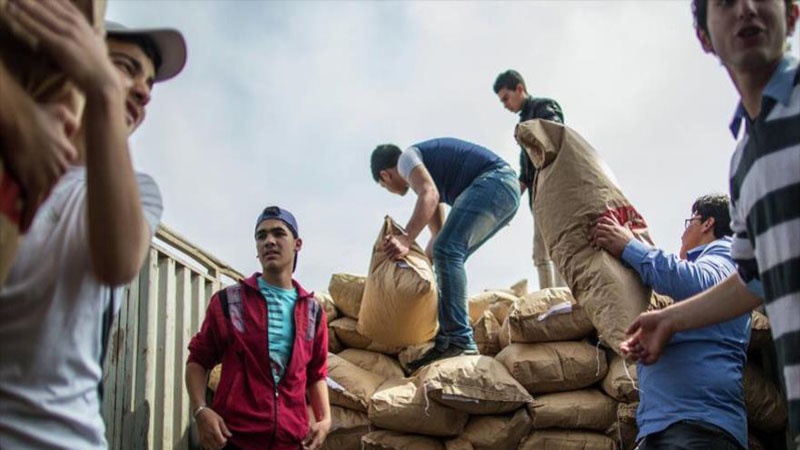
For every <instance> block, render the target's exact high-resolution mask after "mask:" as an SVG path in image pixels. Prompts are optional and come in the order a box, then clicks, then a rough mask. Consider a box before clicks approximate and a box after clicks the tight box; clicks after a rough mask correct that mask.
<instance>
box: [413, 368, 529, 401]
mask: <svg viewBox="0 0 800 450" xmlns="http://www.w3.org/2000/svg"><path fill="white" fill-rule="evenodd" d="M416 377H417V378H418V379H419V380H420V382H421V383H422V385H423V386H424V390H425V392H426V393H427V395H428V398H432V399H434V400H436V401H437V402H439V403H441V404H443V405H445V406H449V407H451V408H453V409H457V410H459V411H464V412H466V413H468V414H479V415H489V414H504V413H508V412H511V411H514V410H516V409H519V408H520V407H522V406H524V405H525V404H526V403H528V402H530V401H531V400H532V397H531V396H530V394H528V392H527V391H526V390H525V388H524V387H522V385H520V384H519V383H518V382H517V380H515V379H514V377H512V376H511V374H510V373H508V369H506V368H505V366H503V365H502V364H501V363H500V362H498V361H495V359H494V358H491V357H488V356H459V357H455V358H447V359H442V360H439V361H436V362H434V363H433V364H431V365H428V366H425V367H423V368H422V369H420V370H419V372H417V375H416Z"/></svg>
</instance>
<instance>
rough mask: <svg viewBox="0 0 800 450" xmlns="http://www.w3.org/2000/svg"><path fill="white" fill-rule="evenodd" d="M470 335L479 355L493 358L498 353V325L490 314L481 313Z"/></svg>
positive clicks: (486, 312) (487, 312)
mask: <svg viewBox="0 0 800 450" xmlns="http://www.w3.org/2000/svg"><path fill="white" fill-rule="evenodd" d="M472 335H473V337H474V338H475V344H476V345H477V346H478V351H479V352H480V353H481V355H488V356H494V355H496V354H497V353H499V352H500V350H501V348H500V324H499V323H498V322H497V319H495V318H494V315H493V314H492V313H491V312H489V311H484V312H483V314H482V315H481V318H480V319H478V321H477V322H475V324H474V325H473V326H472Z"/></svg>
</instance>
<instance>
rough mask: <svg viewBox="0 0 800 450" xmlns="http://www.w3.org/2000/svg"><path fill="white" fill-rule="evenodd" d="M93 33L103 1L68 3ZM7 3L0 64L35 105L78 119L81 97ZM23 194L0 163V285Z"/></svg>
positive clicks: (1, 16)
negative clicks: (53, 105)
mask: <svg viewBox="0 0 800 450" xmlns="http://www.w3.org/2000/svg"><path fill="white" fill-rule="evenodd" d="M72 2H73V3H74V4H75V6H77V7H78V9H79V10H80V11H81V12H82V13H83V14H84V15H85V16H86V18H87V19H88V20H89V23H90V24H92V25H93V26H94V27H95V28H96V29H102V28H103V16H104V14H105V6H106V5H105V3H106V2H105V0H72ZM7 3H8V0H0V61H2V63H3V64H4V65H5V67H6V69H8V72H9V73H10V75H11V77H13V78H14V79H15V80H16V81H17V83H19V85H20V86H21V87H22V88H23V89H24V90H25V91H26V92H27V93H28V94H29V95H30V96H31V97H32V98H33V100H34V101H36V102H39V103H48V102H53V101H57V100H58V101H62V102H66V103H67V104H68V105H69V107H70V109H71V112H72V114H74V116H75V117H81V113H82V111H83V104H84V99H83V95H82V94H81V93H80V92H79V91H78V90H77V88H75V86H74V85H73V84H72V83H71V82H70V81H69V80H68V79H67V77H66V76H65V75H64V74H62V73H61V72H60V71H59V70H58V69H57V68H56V66H55V64H54V63H53V61H52V60H51V59H50V57H49V55H47V54H45V53H44V52H42V51H39V49H38V47H39V43H38V41H37V40H36V38H35V37H34V36H32V35H30V34H28V33H27V32H25V31H24V30H23V29H22V28H20V27H19V25H18V24H17V23H16V22H15V21H14V19H12V18H11V17H9V16H8V15H7V13H6V8H7ZM24 207H25V205H24V203H23V193H22V190H21V188H20V186H19V184H18V183H17V181H16V180H15V179H14V178H13V177H11V176H9V172H8V171H7V168H6V167H5V166H4V164H3V161H2V160H0V285H2V284H3V282H4V281H5V279H6V276H7V275H8V271H9V270H10V269H11V264H12V263H13V262H14V256H15V255H16V253H17V246H18V244H19V238H20V232H24V231H26V230H25V229H22V228H23V227H26V226H27V225H29V224H21V223H20V219H21V215H22V211H23V210H24Z"/></svg>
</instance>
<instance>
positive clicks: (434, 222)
mask: <svg viewBox="0 0 800 450" xmlns="http://www.w3.org/2000/svg"><path fill="white" fill-rule="evenodd" d="M444 217H445V214H444V205H442V204H441V203H439V204H438V205H437V206H436V210H435V211H434V212H433V216H432V217H431V220H430V221H429V222H428V229H429V230H430V232H431V239H434V238H436V236H437V235H438V234H439V231H441V230H442V225H444Z"/></svg>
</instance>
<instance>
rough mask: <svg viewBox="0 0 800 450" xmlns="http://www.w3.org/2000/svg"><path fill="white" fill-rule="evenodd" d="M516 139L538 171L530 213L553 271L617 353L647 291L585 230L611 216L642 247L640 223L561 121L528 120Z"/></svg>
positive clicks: (598, 162) (592, 154)
mask: <svg viewBox="0 0 800 450" xmlns="http://www.w3.org/2000/svg"><path fill="white" fill-rule="evenodd" d="M517 140H518V141H519V143H520V145H521V146H522V147H523V148H525V150H526V151H527V152H528V155H529V156H530V158H531V161H532V162H533V165H534V166H536V168H537V169H538V171H537V174H536V183H535V190H534V200H533V208H534V214H535V215H536V217H537V220H538V224H539V227H540V231H541V233H542V237H543V239H544V241H545V244H546V245H547V248H548V249H549V250H550V256H551V257H552V258H553V261H554V262H555V265H556V267H557V268H558V272H559V273H560V274H561V275H562V276H563V277H564V279H565V280H566V282H567V284H568V286H569V288H570V291H572V294H573V295H574V297H575V299H576V300H577V302H578V304H580V305H581V306H583V307H584V309H585V310H586V313H587V315H588V316H589V320H591V321H592V324H593V325H594V327H595V328H596V329H597V332H598V335H599V337H600V339H601V340H602V341H603V342H604V343H605V344H606V345H608V346H609V347H610V348H611V349H612V350H614V351H616V352H618V353H619V351H620V350H619V346H620V344H621V343H622V341H624V340H625V338H626V336H625V330H626V329H627V328H628V326H629V325H630V324H631V323H632V322H633V320H634V319H635V318H636V317H637V316H638V315H639V313H641V312H644V311H645V310H646V309H647V306H648V304H649V302H650V297H651V295H652V291H651V290H650V289H649V288H647V287H646V286H644V285H643V284H642V282H641V280H640V279H639V276H638V275H637V274H636V272H634V271H633V270H631V269H628V268H625V267H624V266H623V265H622V263H621V262H620V261H619V260H617V259H616V258H614V257H613V256H611V255H610V254H609V253H608V252H605V251H597V250H596V249H594V248H592V247H591V245H590V244H589V240H588V235H589V229H590V227H591V225H592V224H593V223H594V221H595V220H596V219H597V218H598V217H599V216H600V215H602V214H613V215H614V216H616V217H617V219H619V221H620V222H621V223H622V224H623V225H626V226H628V227H629V228H630V229H631V231H633V233H634V235H635V236H636V237H637V238H638V239H640V240H641V241H644V242H646V243H648V244H650V245H652V241H651V240H650V236H649V234H648V231H647V224H646V223H645V221H644V219H643V218H642V217H641V215H640V214H639V213H638V212H637V211H636V209H634V208H633V206H632V205H631V203H630V202H629V201H628V200H627V198H626V197H625V195H624V194H623V193H622V191H621V190H620V188H619V187H618V186H617V183H616V180H615V178H614V175H613V174H612V173H611V171H610V170H609V169H608V167H607V166H606V164H605V162H603V160H602V159H601V158H600V155H599V154H598V153H597V152H596V151H595V150H594V149H593V148H592V147H591V145H589V143H588V142H586V141H585V140H584V139H583V138H582V137H581V136H580V135H578V133H576V132H575V131H573V130H572V129H570V128H568V127H565V126H563V125H561V124H558V123H555V122H550V121H546V120H530V121H527V122H523V123H521V124H519V125H517Z"/></svg>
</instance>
